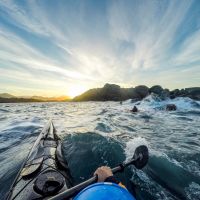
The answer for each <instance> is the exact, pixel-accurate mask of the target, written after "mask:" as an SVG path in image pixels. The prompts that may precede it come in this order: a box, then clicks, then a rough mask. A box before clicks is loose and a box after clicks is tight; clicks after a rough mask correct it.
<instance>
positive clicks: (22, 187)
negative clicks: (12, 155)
mask: <svg viewBox="0 0 200 200" xmlns="http://www.w3.org/2000/svg"><path fill="white" fill-rule="evenodd" d="M72 186H73V179H72V176H71V174H70V170H69V167H68V165H67V162H66V161H65V160H64V157H63V154H62V149H61V140H60V138H59V137H58V135H57V134H56V130H55V127H54V125H53V123H52V121H51V120H50V121H49V122H48V123H47V125H46V126H45V127H44V128H43V130H42V131H41V133H40V134H39V136H38V138H37V139H36V141H35V143H34V145H33V147H32V149H31V151H30V153H29V154H28V157H27V159H25V161H24V163H23V165H22V167H21V169H20V170H19V173H18V175H17V176H16V178H15V180H14V182H13V184H12V186H11V189H10V190H9V192H8V195H7V199H8V200H13V199H15V200H31V199H49V198H50V197H53V196H55V195H57V194H59V193H62V192H63V191H65V190H67V189H69V188H71V187H72Z"/></svg>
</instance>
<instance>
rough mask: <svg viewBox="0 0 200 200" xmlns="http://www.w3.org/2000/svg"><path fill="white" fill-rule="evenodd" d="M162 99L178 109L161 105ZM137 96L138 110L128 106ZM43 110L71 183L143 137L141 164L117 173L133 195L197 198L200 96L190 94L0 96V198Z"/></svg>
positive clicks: (120, 157) (127, 152)
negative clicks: (146, 155)
mask: <svg viewBox="0 0 200 200" xmlns="http://www.w3.org/2000/svg"><path fill="white" fill-rule="evenodd" d="M167 103H175V104H176V105H177V107H178V110H177V111H171V112H167V111H164V110H163V108H164V107H165V105H166V104H167ZM135 104H137V106H138V108H139V110H140V112H139V113H137V114H132V113H131V112H129V110H130V109H131V108H132V107H133V105H135ZM49 118H52V119H53V122H54V125H55V127H56V129H57V133H58V134H59V135H60V137H61V138H62V140H63V150H64V154H65V159H66V160H67V161H68V164H69V167H70V169H71V173H72V176H73V177H74V183H75V184H76V183H79V182H81V181H83V180H85V179H87V178H89V177H90V176H91V175H92V174H93V172H94V170H95V169H96V168H97V167H98V166H101V165H109V166H111V167H114V166H115V165H117V164H118V163H120V162H122V161H124V160H126V159H128V158H130V157H131V156H132V154H133V152H134V150H135V148H136V147H137V146H138V145H141V144H146V145H147V146H148V147H149V151H150V160H149V163H148V165H147V166H146V167H145V168H144V169H143V170H135V169H134V168H133V167H130V168H128V169H126V170H125V172H124V173H122V174H119V175H118V178H119V179H120V180H122V182H124V183H125V184H126V186H127V188H128V189H129V190H130V191H131V192H133V188H135V192H136V197H137V199H200V102H197V101H193V100H191V99H189V98H177V99H175V100H168V101H157V100H154V99H153V98H152V97H151V96H149V97H148V98H146V99H144V100H143V101H141V102H137V103H131V101H129V100H128V101H126V102H124V103H123V105H120V104H119V102H85V103H20V104H0V196H1V197H0V199H4V198H5V194H6V192H7V191H8V189H9V187H10V185H11V183H12V181H13V179H14V178H15V176H16V174H17V172H18V170H19V168H20V165H21V164H22V161H23V159H24V158H25V157H26V156H27V154H28V152H29V150H30V148H31V147H32V144H33V143H34V141H35V140H36V138H37V135H38V134H39V132H40V131H41V129H42V127H43V126H44V125H45V124H46V122H47V121H48V119H49Z"/></svg>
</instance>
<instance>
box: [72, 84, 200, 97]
mask: <svg viewBox="0 0 200 200" xmlns="http://www.w3.org/2000/svg"><path fill="white" fill-rule="evenodd" d="M151 93H154V94H156V95H158V96H159V97H160V99H166V98H176V97H190V98H192V99H195V100H200V87H193V88H185V89H181V90H179V89H175V90H172V91H170V90H169V89H163V88H162V86H160V85H155V86H152V87H151V88H148V87H147V86H145V85H139V86H136V87H135V88H133V87H132V88H121V87H120V86H118V85H115V84H108V83H107V84H105V85H104V87H103V88H95V89H90V90H88V91H86V92H84V93H83V94H81V95H79V96H76V97H75V98H74V99H73V101H124V100H127V99H134V100H141V99H143V98H145V97H146V96H148V95H149V94H151Z"/></svg>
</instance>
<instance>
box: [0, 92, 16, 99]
mask: <svg viewBox="0 0 200 200" xmlns="http://www.w3.org/2000/svg"><path fill="white" fill-rule="evenodd" d="M0 98H16V97H15V96H13V95H11V94H8V93H0Z"/></svg>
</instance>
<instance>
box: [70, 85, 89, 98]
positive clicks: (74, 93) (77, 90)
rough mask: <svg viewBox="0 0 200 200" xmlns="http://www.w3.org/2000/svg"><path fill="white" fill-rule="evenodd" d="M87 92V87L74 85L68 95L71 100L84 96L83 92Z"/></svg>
mask: <svg viewBox="0 0 200 200" xmlns="http://www.w3.org/2000/svg"><path fill="white" fill-rule="evenodd" d="M86 90H87V88H86V87H84V86H81V85H74V86H72V87H71V88H69V90H68V92H67V95H68V96H69V97H71V98H73V97H75V96H77V95H80V94H82V93H83V92H85V91H86Z"/></svg>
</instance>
